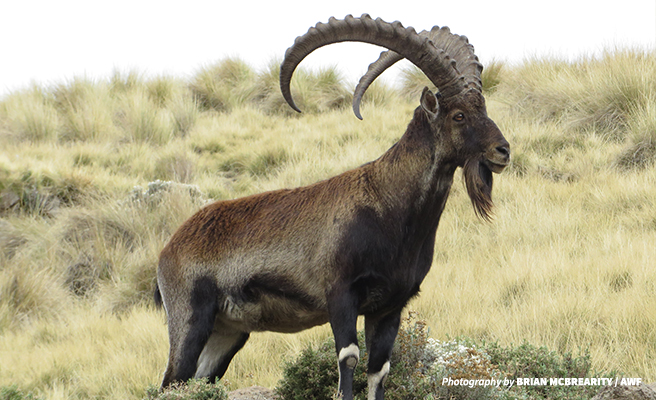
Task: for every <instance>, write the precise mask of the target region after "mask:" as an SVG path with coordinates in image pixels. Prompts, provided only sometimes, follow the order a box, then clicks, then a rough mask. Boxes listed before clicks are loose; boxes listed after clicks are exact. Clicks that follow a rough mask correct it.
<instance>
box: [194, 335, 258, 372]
mask: <svg viewBox="0 0 656 400" xmlns="http://www.w3.org/2000/svg"><path fill="white" fill-rule="evenodd" d="M216 325H217V326H215V328H214V331H213V332H212V335H211V336H210V338H209V340H208V341H207V343H206V344H205V347H204V348H203V351H202V352H201V354H200V357H199V359H198V369H197V370H196V374H195V375H194V377H195V378H209V379H210V381H211V382H214V381H218V380H219V379H221V378H222V377H223V375H224V374H225V372H226V370H227V369H228V365H229V364H230V361H232V358H233V357H234V356H235V354H237V352H238V351H239V350H241V348H242V347H244V344H246V341H247V340H248V337H249V334H248V333H246V332H239V331H230V330H226V329H222V327H221V326H218V325H219V323H218V322H217V324H216Z"/></svg>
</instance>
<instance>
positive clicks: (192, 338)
mask: <svg viewBox="0 0 656 400" xmlns="http://www.w3.org/2000/svg"><path fill="white" fill-rule="evenodd" d="M165 287H166V286H164V285H160V289H163V288H165ZM217 292H218V290H217V288H216V285H215V284H214V282H213V281H211V280H209V279H204V278H201V279H197V280H196V281H195V282H194V286H193V289H192V290H191V292H190V293H189V294H190V297H186V296H180V295H179V293H176V292H173V293H171V294H169V293H166V292H165V291H163V292H162V298H163V299H164V305H165V308H166V315H167V319H168V324H169V343H170V350H169V363H168V366H167V367H166V372H165V373H164V379H163V380H162V387H166V386H168V385H170V384H171V383H173V382H177V381H186V380H189V379H190V378H192V377H194V375H195V374H196V370H197V367H198V358H199V357H200V355H201V353H202V351H203V349H204V348H205V345H206V343H207V342H208V340H209V339H210V337H211V336H212V332H213V330H214V322H215V320H216V312H217V307H216V298H217ZM176 294H177V295H178V297H175V295H176ZM171 295H173V296H171Z"/></svg>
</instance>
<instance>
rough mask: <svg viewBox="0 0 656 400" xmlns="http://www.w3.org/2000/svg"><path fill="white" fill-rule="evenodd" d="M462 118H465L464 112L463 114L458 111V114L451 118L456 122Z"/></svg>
mask: <svg viewBox="0 0 656 400" xmlns="http://www.w3.org/2000/svg"><path fill="white" fill-rule="evenodd" d="M463 119H465V114H463V113H458V114H456V115H454V116H453V120H454V121H458V122H460V121H462V120H463Z"/></svg>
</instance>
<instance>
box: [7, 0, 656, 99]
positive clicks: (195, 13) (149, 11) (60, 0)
mask: <svg viewBox="0 0 656 400" xmlns="http://www.w3.org/2000/svg"><path fill="white" fill-rule="evenodd" d="M364 12H367V13H369V14H370V15H371V16H372V17H374V18H375V17H381V18H383V19H384V20H386V21H389V22H391V21H394V20H399V21H401V22H402V23H403V24H404V25H405V26H413V27H415V29H417V31H420V30H422V29H430V27H432V26H433V25H439V26H443V25H446V26H449V27H450V28H451V30H452V31H453V32H454V33H458V34H464V35H466V36H467V37H469V39H470V41H471V43H472V44H474V46H475V47H476V53H477V54H478V55H479V57H480V59H481V61H482V62H483V63H484V64H485V63H486V61H490V60H492V59H499V60H505V61H509V62H513V63H515V62H521V61H522V60H524V59H526V58H527V57H531V56H544V55H555V56H558V57H577V56H579V55H590V54H597V53H599V52H600V51H601V50H602V49H604V48H609V47H611V48H612V47H613V46H617V45H620V46H638V47H641V48H647V49H654V48H655V47H656V0H622V1H608V0H597V1H579V0H568V1H564V0H549V1H527V0H520V1H517V0H469V1H467V0H431V1H424V0H373V1H372V0H327V1H326V0H319V1H312V0H301V1H291V0H267V1H261V0H250V1H244V0H185V1H178V2H172V1H168V0H157V1H152V0H146V1H142V0H111V1H108V0H103V1H98V0H96V1H93V0H92V1H90V0H84V1H83V0H55V1H53V0H16V1H11V0H3V1H2V2H0V98H2V97H4V96H5V95H6V94H7V93H9V92H10V91H12V90H16V89H20V88H24V87H27V86H29V85H30V83H31V82H35V83H37V84H53V83H63V82H66V81H67V80H70V79H71V78H73V77H75V76H86V77H89V78H94V79H103V78H108V77H110V76H111V74H112V71H114V70H115V69H118V70H121V71H130V70H136V71H138V72H142V73H145V74H146V75H147V76H156V75H161V74H167V75H173V76H177V77H181V78H186V77H189V76H192V75H193V74H194V73H195V72H197V71H198V70H199V69H200V68H201V67H202V66H204V65H208V64H211V63H213V62H215V61H217V60H220V59H222V58H225V57H227V56H239V57H240V58H242V59H243V60H245V61H246V62H248V63H249V64H250V65H252V66H253V67H254V68H261V67H263V66H265V65H266V64H268V62H270V61H271V60H272V59H273V58H275V57H282V56H283V55H284V52H285V50H286V49H287V47H289V46H290V45H292V43H293V42H294V38H295V37H296V36H298V35H301V34H303V33H305V32H306V31H307V29H308V28H309V27H310V26H313V25H315V24H316V23H317V22H319V21H322V22H326V21H327V20H328V18H329V17H330V16H335V17H337V18H343V17H344V16H345V15H346V14H353V15H355V16H359V15H361V14H362V13H364ZM380 51H381V49H380V48H376V47H375V46H371V45H364V44H351V43H348V44H335V45H332V46H328V47H325V48H322V49H319V50H317V51H316V52H315V53H313V54H312V55H311V56H309V57H308V59H307V60H306V61H304V62H303V64H302V65H303V66H306V67H308V66H309V67H316V66H329V65H337V66H338V68H339V69H340V70H341V71H342V72H343V73H344V74H345V75H346V76H347V77H348V78H349V80H350V81H352V82H355V81H356V80H357V78H358V77H359V76H360V75H361V74H362V73H364V72H365V71H366V68H367V66H368V65H369V63H371V62H372V61H374V60H375V59H376V58H377V57H378V54H379V53H380ZM390 72H391V74H390V73H388V74H385V75H384V76H388V80H389V79H390V77H391V78H392V79H393V76H394V72H392V71H390ZM655 79H656V78H655Z"/></svg>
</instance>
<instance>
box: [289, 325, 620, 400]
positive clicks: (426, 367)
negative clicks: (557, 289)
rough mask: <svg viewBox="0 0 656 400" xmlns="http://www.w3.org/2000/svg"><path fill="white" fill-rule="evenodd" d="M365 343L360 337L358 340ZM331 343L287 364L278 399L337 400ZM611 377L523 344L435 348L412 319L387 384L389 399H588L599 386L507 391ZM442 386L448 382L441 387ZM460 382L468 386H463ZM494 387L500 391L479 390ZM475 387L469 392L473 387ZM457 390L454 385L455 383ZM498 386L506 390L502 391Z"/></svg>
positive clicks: (585, 358)
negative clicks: (527, 381) (534, 381)
mask: <svg viewBox="0 0 656 400" xmlns="http://www.w3.org/2000/svg"><path fill="white" fill-rule="evenodd" d="M359 342H360V343H364V332H360V334H359ZM335 357H336V356H335V344H334V341H333V340H332V339H328V340H326V341H325V342H323V343H321V344H320V345H319V346H318V347H317V348H312V347H307V348H306V349H305V350H303V351H302V352H301V354H300V355H299V356H298V358H296V359H295V360H292V361H289V362H286V364H285V367H284V375H283V379H282V380H281V381H280V383H279V385H278V387H277V388H276V391H277V393H278V396H279V397H280V399H282V400H300V399H316V400H319V399H326V400H329V399H331V398H335V396H337V384H338V379H339V373H338V370H337V363H336V358H335ZM366 365H367V355H366V354H365V353H364V350H361V351H360V362H359V363H358V365H357V366H356V369H355V374H354V383H353V391H354V394H355V398H356V399H365V398H366V396H367V394H366V391H367V373H366ZM589 377H595V378H600V377H610V375H609V374H603V373H595V372H594V371H592V370H591V362H590V355H589V354H588V353H587V352H586V353H584V354H583V355H580V356H577V357H575V356H573V355H572V354H569V353H558V352H555V351H550V350H548V349H547V348H546V347H536V346H533V345H531V344H528V343H524V344H522V345H520V346H510V347H502V346H500V345H499V344H498V343H496V342H495V343H485V342H481V343H477V342H474V341H472V340H469V339H466V338H459V339H455V340H450V341H439V340H435V339H432V338H429V337H428V327H427V326H426V323H425V322H424V321H422V320H420V319H417V317H416V315H415V314H414V313H411V314H410V316H409V317H407V318H406V319H405V320H404V322H403V325H402V327H401V329H400V330H399V333H398V336H397V339H396V342H395V345H394V350H393V352H392V360H391V370H390V374H389V376H388V378H387V381H386V382H385V398H386V399H391V400H394V399H399V400H401V399H404V400H405V399H449V400H471V399H480V400H485V399H490V400H491V399H496V400H506V399H507V400H511V399H517V400H520V399H526V400H533V399H535V400H538V399H563V400H564V399H589V398H591V397H592V396H594V394H595V393H596V392H597V391H599V389H600V387H599V386H549V385H545V386H539V385H535V386H530V385H522V386H518V385H514V384H513V385H509V384H508V383H510V382H513V383H514V382H516V380H517V378H589ZM445 380H448V382H446V384H445ZM463 380H464V381H466V382H469V384H463ZM486 380H488V381H489V380H494V381H493V382H500V384H499V385H495V384H489V385H480V384H479V383H480V382H484V381H486ZM474 381H478V382H479V383H477V384H473V383H472V382H474ZM455 382H458V383H455ZM501 382H503V383H501Z"/></svg>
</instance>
